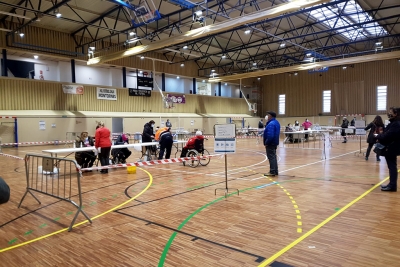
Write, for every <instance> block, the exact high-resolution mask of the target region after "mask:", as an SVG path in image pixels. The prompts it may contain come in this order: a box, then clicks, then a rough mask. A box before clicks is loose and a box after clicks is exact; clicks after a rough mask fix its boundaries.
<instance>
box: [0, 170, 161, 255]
mask: <svg viewBox="0 0 400 267" xmlns="http://www.w3.org/2000/svg"><path fill="white" fill-rule="evenodd" d="M137 168H138V169H141V170H142V171H144V172H145V173H147V175H148V176H149V177H150V181H149V184H148V185H147V186H146V188H145V189H143V190H142V192H140V193H139V194H137V195H136V196H134V197H132V198H131V199H129V200H127V201H125V202H123V203H122V204H119V205H118V206H115V207H114V208H111V209H109V210H107V211H105V212H103V213H101V214H99V215H96V216H94V217H93V218H90V219H91V220H92V221H93V220H95V219H97V218H100V217H102V216H104V215H106V214H108V213H110V212H112V211H114V210H116V209H119V208H120V207H122V206H124V205H126V204H128V203H129V202H131V201H133V200H135V199H136V198H138V197H139V196H140V195H142V194H143V193H144V192H146V191H147V189H149V187H150V186H151V184H152V183H153V176H152V175H151V174H150V173H149V172H148V171H146V170H144V169H142V168H139V167H137ZM87 222H89V221H88V220H85V221H82V222H80V223H76V224H74V225H73V226H72V228H75V227H77V226H80V225H82V224H85V223H87ZM68 228H69V227H67V228H64V229H61V230H58V231H55V232H53V233H50V234H47V235H44V236H41V237H38V238H35V239H32V240H29V241H26V242H23V243H21V244H18V245H15V246H12V247H8V248H3V249H0V253H1V252H5V251H8V250H11V249H15V248H18V247H22V246H25V245H28V244H30V243H33V242H36V241H39V240H42V239H45V238H47V237H50V236H53V235H57V234H59V233H62V232H65V231H68Z"/></svg>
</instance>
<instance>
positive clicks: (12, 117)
mask: <svg viewBox="0 0 400 267" xmlns="http://www.w3.org/2000/svg"><path fill="white" fill-rule="evenodd" d="M16 118H17V117H14V116H0V119H16Z"/></svg>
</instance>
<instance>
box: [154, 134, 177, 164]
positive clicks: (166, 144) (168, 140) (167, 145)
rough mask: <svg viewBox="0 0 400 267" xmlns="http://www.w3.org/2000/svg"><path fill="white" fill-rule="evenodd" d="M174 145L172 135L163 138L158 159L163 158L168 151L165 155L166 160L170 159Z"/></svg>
mask: <svg viewBox="0 0 400 267" xmlns="http://www.w3.org/2000/svg"><path fill="white" fill-rule="evenodd" d="M173 143H174V139H173V138H172V135H167V136H162V138H161V140H160V154H159V155H158V159H162V158H163V156H164V151H165V150H167V151H166V153H165V159H169V158H170V156H171V149H172V144H173Z"/></svg>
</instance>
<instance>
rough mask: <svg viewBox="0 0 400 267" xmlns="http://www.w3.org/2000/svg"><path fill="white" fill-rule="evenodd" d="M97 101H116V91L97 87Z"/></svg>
mask: <svg viewBox="0 0 400 267" xmlns="http://www.w3.org/2000/svg"><path fill="white" fill-rule="evenodd" d="M97 99H103V100H117V89H109V88H100V87H97Z"/></svg>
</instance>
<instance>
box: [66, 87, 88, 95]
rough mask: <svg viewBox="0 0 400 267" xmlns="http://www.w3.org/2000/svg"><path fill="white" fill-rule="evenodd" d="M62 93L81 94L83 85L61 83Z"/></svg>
mask: <svg viewBox="0 0 400 267" xmlns="http://www.w3.org/2000/svg"><path fill="white" fill-rule="evenodd" d="M62 89H63V92H64V94H73V95H83V86H82V85H76V84H63V85H62Z"/></svg>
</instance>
